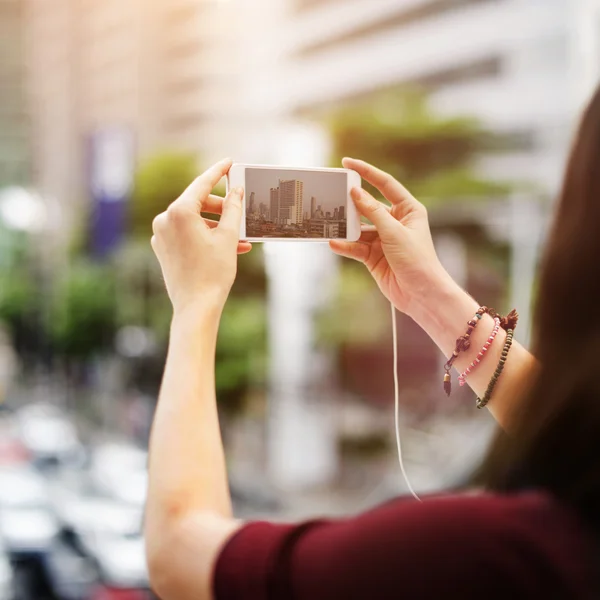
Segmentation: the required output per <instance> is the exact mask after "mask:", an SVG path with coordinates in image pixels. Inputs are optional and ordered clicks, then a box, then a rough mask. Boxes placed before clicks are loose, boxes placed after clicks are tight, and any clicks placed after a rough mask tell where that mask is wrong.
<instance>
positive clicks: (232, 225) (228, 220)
mask: <svg viewBox="0 0 600 600" xmlns="http://www.w3.org/2000/svg"><path fill="white" fill-rule="evenodd" d="M243 197H244V190H243V188H241V187H239V188H234V189H232V190H230V192H229V194H227V197H226V198H225V202H223V214H222V215H221V220H220V221H219V226H218V229H220V230H221V231H227V232H229V233H235V234H236V235H239V232H240V223H241V221H242V213H243V211H242V198H243Z"/></svg>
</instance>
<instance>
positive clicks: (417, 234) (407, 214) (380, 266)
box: [330, 158, 448, 315]
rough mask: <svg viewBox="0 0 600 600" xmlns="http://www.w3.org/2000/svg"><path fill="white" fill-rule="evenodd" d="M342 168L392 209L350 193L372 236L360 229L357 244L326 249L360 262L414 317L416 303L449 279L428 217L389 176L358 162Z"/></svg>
mask: <svg viewBox="0 0 600 600" xmlns="http://www.w3.org/2000/svg"><path fill="white" fill-rule="evenodd" d="M342 162H343V165H344V167H346V168H347V169H353V170H354V171H356V172H358V173H359V174H360V176H361V177H362V178H363V179H365V180H366V181H368V182H369V183H371V184H372V185H373V186H375V187H376V188H377V189H378V190H379V191H380V192H381V193H382V194H383V196H384V197H385V198H386V199H387V200H388V201H389V202H390V203H391V205H392V206H391V208H390V207H387V206H386V205H385V204H382V203H381V202H378V201H377V200H375V198H373V196H371V195H370V194H369V193H368V192H366V191H365V190H362V189H360V188H354V189H353V190H352V199H353V200H354V203H355V204H356V207H357V209H358V212H359V213H360V214H361V215H362V216H364V217H366V218H367V219H369V221H371V223H373V225H374V230H373V228H367V229H363V233H362V235H361V237H360V240H359V241H358V242H345V241H342V240H333V241H331V242H330V246H331V248H332V250H334V252H336V253H337V254H340V255H342V256H347V257H348V258H353V259H355V260H358V261H360V262H363V263H364V264H365V265H366V266H367V268H368V269H369V271H370V273H371V275H373V278H374V279H375V281H376V282H377V284H378V285H379V288H380V289H381V291H382V292H383V294H384V295H385V296H386V297H387V298H388V299H389V300H390V301H391V302H393V304H394V305H395V306H396V308H397V309H398V310H400V311H402V312H404V313H406V314H408V315H412V313H413V309H414V307H415V306H414V305H415V303H420V302H422V300H423V298H425V297H426V296H427V294H428V292H429V291H430V290H431V287H432V286H435V285H436V284H437V282H439V281H440V280H443V279H444V278H445V279H448V275H447V274H446V272H445V270H444V268H443V267H442V265H441V263H440V261H439V260H438V257H437V254H436V252H435V248H434V246H433V240H432V237H431V231H430V229H429V221H428V219H427V211H426V210H425V207H424V206H423V205H422V204H421V203H420V202H418V201H417V200H416V199H415V198H414V197H413V196H412V195H411V194H410V193H409V192H408V191H407V190H406V189H405V188H404V187H403V186H402V185H401V184H400V183H398V181H396V180H395V179H394V178H393V177H392V176H391V175H388V174H387V173H384V172H383V171H381V170H379V169H377V168H375V167H373V166H371V165H369V164H367V163H365V162H363V161H362V160H355V159H353V158H345V159H344V160H343V161H342Z"/></svg>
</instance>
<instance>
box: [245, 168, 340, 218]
mask: <svg viewBox="0 0 600 600" xmlns="http://www.w3.org/2000/svg"><path fill="white" fill-rule="evenodd" d="M347 177H348V176H347V175H346V173H332V172H327V171H295V170H288V169H285V170H284V169H281V170H280V169H246V199H247V200H248V201H249V200H250V194H251V193H252V192H255V193H256V195H255V203H256V204H255V205H256V206H258V205H259V204H260V203H261V202H264V203H265V204H266V205H267V207H268V206H269V190H270V189H271V188H272V187H274V188H276V187H277V186H278V185H279V180H280V179H299V180H300V181H303V182H304V197H303V205H302V212H303V213H305V212H310V199H311V197H312V196H315V198H316V199H317V206H319V204H320V205H321V210H322V211H323V212H324V213H326V212H327V211H329V212H331V213H332V214H333V209H334V208H337V207H338V206H346V203H347V189H348V184H347Z"/></svg>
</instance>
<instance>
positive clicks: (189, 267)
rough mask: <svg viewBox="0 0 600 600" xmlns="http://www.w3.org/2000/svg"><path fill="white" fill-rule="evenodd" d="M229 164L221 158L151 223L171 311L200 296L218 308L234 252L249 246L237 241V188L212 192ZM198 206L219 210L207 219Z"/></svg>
mask: <svg viewBox="0 0 600 600" xmlns="http://www.w3.org/2000/svg"><path fill="white" fill-rule="evenodd" d="M230 167H231V160H229V159H227V160H223V161H221V162H219V163H217V164H215V165H213V166H212V167H211V168H210V169H208V170H207V171H206V172H205V173H203V174H202V175H200V176H199V177H198V178H197V179H195V180H194V181H193V182H192V183H191V185H190V186H189V187H188V188H187V189H186V190H185V191H184V192H183V194H182V195H181V196H180V197H179V198H178V199H177V200H175V202H173V203H172V204H171V205H170V206H169V208H167V210H166V211H165V212H163V213H161V214H160V215H158V216H157V217H156V218H155V219H154V222H153V223H152V229H153V231H154V235H153V236H152V240H151V243H152V248H153V249H154V252H155V254H156V256H157V258H158V260H159V262H160V266H161V269H162V273H163V277H164V279H165V284H166V286H167V292H168V294H169V297H170V299H171V302H172V304H173V311H174V314H178V313H180V312H182V311H184V310H185V309H186V308H187V307H189V306H190V305H196V304H198V303H199V302H204V303H208V304H209V305H210V306H213V307H216V308H217V309H219V310H220V309H222V307H223V305H224V303H225V300H226V299H227V295H228V294H229V290H230V289H231V286H232V284H233V281H234V279H235V275H236V271H237V254H241V253H245V252H249V251H250V250H251V248H252V246H251V245H250V244H249V243H248V242H239V231H240V221H241V219H242V197H243V190H242V189H241V188H238V189H235V190H231V191H230V192H229V194H228V196H227V198H226V199H225V200H224V201H223V199H221V198H218V197H216V196H212V195H211V194H210V192H211V190H212V189H213V188H214V187H215V186H216V185H217V183H218V182H219V181H220V180H221V178H222V177H223V176H224V175H226V174H227V172H228V171H229V168H230ZM201 212H209V213H214V214H222V216H221V220H220V221H219V222H218V223H217V222H216V221H210V220H208V219H204V218H203V217H202V216H201V214H200V213H201Z"/></svg>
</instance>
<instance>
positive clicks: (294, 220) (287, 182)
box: [279, 179, 304, 224]
mask: <svg viewBox="0 0 600 600" xmlns="http://www.w3.org/2000/svg"><path fill="white" fill-rule="evenodd" d="M303 195H304V183H303V182H302V181H300V180H299V179H280V180H279V218H280V219H281V220H285V221H289V223H291V224H300V223H302V217H303V212H302V199H303Z"/></svg>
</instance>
